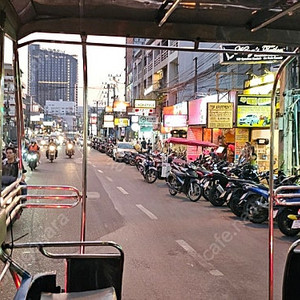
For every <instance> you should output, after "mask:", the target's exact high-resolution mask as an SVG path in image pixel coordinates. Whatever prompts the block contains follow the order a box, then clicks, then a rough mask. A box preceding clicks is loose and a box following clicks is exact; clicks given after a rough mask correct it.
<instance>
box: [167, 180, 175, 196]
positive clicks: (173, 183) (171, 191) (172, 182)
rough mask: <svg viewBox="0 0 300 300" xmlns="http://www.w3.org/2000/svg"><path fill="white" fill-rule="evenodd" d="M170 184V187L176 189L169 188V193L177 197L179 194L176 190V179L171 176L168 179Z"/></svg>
mask: <svg viewBox="0 0 300 300" xmlns="http://www.w3.org/2000/svg"><path fill="white" fill-rule="evenodd" d="M167 181H168V183H169V185H170V186H172V187H174V188H173V189H172V188H171V187H169V193H170V195H171V196H175V195H176V194H177V191H176V190H175V186H176V178H174V177H173V176H169V177H168V179H167Z"/></svg>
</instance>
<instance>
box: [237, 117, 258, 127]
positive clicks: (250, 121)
mask: <svg viewBox="0 0 300 300" xmlns="http://www.w3.org/2000/svg"><path fill="white" fill-rule="evenodd" d="M239 123H240V125H248V124H249V125H250V126H252V125H253V124H258V123H259V118H258V117H257V116H256V115H247V116H246V117H244V118H240V122H239Z"/></svg>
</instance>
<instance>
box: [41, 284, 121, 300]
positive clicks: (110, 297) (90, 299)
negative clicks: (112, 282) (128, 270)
mask: <svg viewBox="0 0 300 300" xmlns="http://www.w3.org/2000/svg"><path fill="white" fill-rule="evenodd" d="M68 299H76V300H117V296H116V292H115V289H114V288H113V287H109V288H106V289H100V290H93V291H85V292H73V293H59V294H53V293H42V295H41V300H68Z"/></svg>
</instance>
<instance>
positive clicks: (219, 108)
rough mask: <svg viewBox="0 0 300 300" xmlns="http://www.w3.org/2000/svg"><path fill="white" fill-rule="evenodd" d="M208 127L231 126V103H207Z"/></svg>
mask: <svg viewBox="0 0 300 300" xmlns="http://www.w3.org/2000/svg"><path fill="white" fill-rule="evenodd" d="M207 105H208V109H207V111H208V118H207V127H208V128H222V129H223V128H232V124H233V103H208V104H207Z"/></svg>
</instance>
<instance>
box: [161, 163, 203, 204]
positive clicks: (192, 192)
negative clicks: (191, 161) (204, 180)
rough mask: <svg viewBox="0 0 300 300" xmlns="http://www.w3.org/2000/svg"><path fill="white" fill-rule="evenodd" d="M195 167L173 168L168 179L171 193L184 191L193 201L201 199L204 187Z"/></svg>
mask: <svg viewBox="0 0 300 300" xmlns="http://www.w3.org/2000/svg"><path fill="white" fill-rule="evenodd" d="M195 169H196V168H195V167H188V168H181V171H178V170H176V169H174V168H172V169H171V172H170V174H169V176H168V177H167V179H166V181H167V184H168V187H169V193H170V195H172V196H175V195H176V194H178V193H184V194H185V195H186V196H187V197H188V198H189V199H190V200H191V201H193V202H196V201H198V200H199V199H200V197H201V196H202V188H201V185H200V182H199V180H198V174H197V172H196V170H195Z"/></svg>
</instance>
